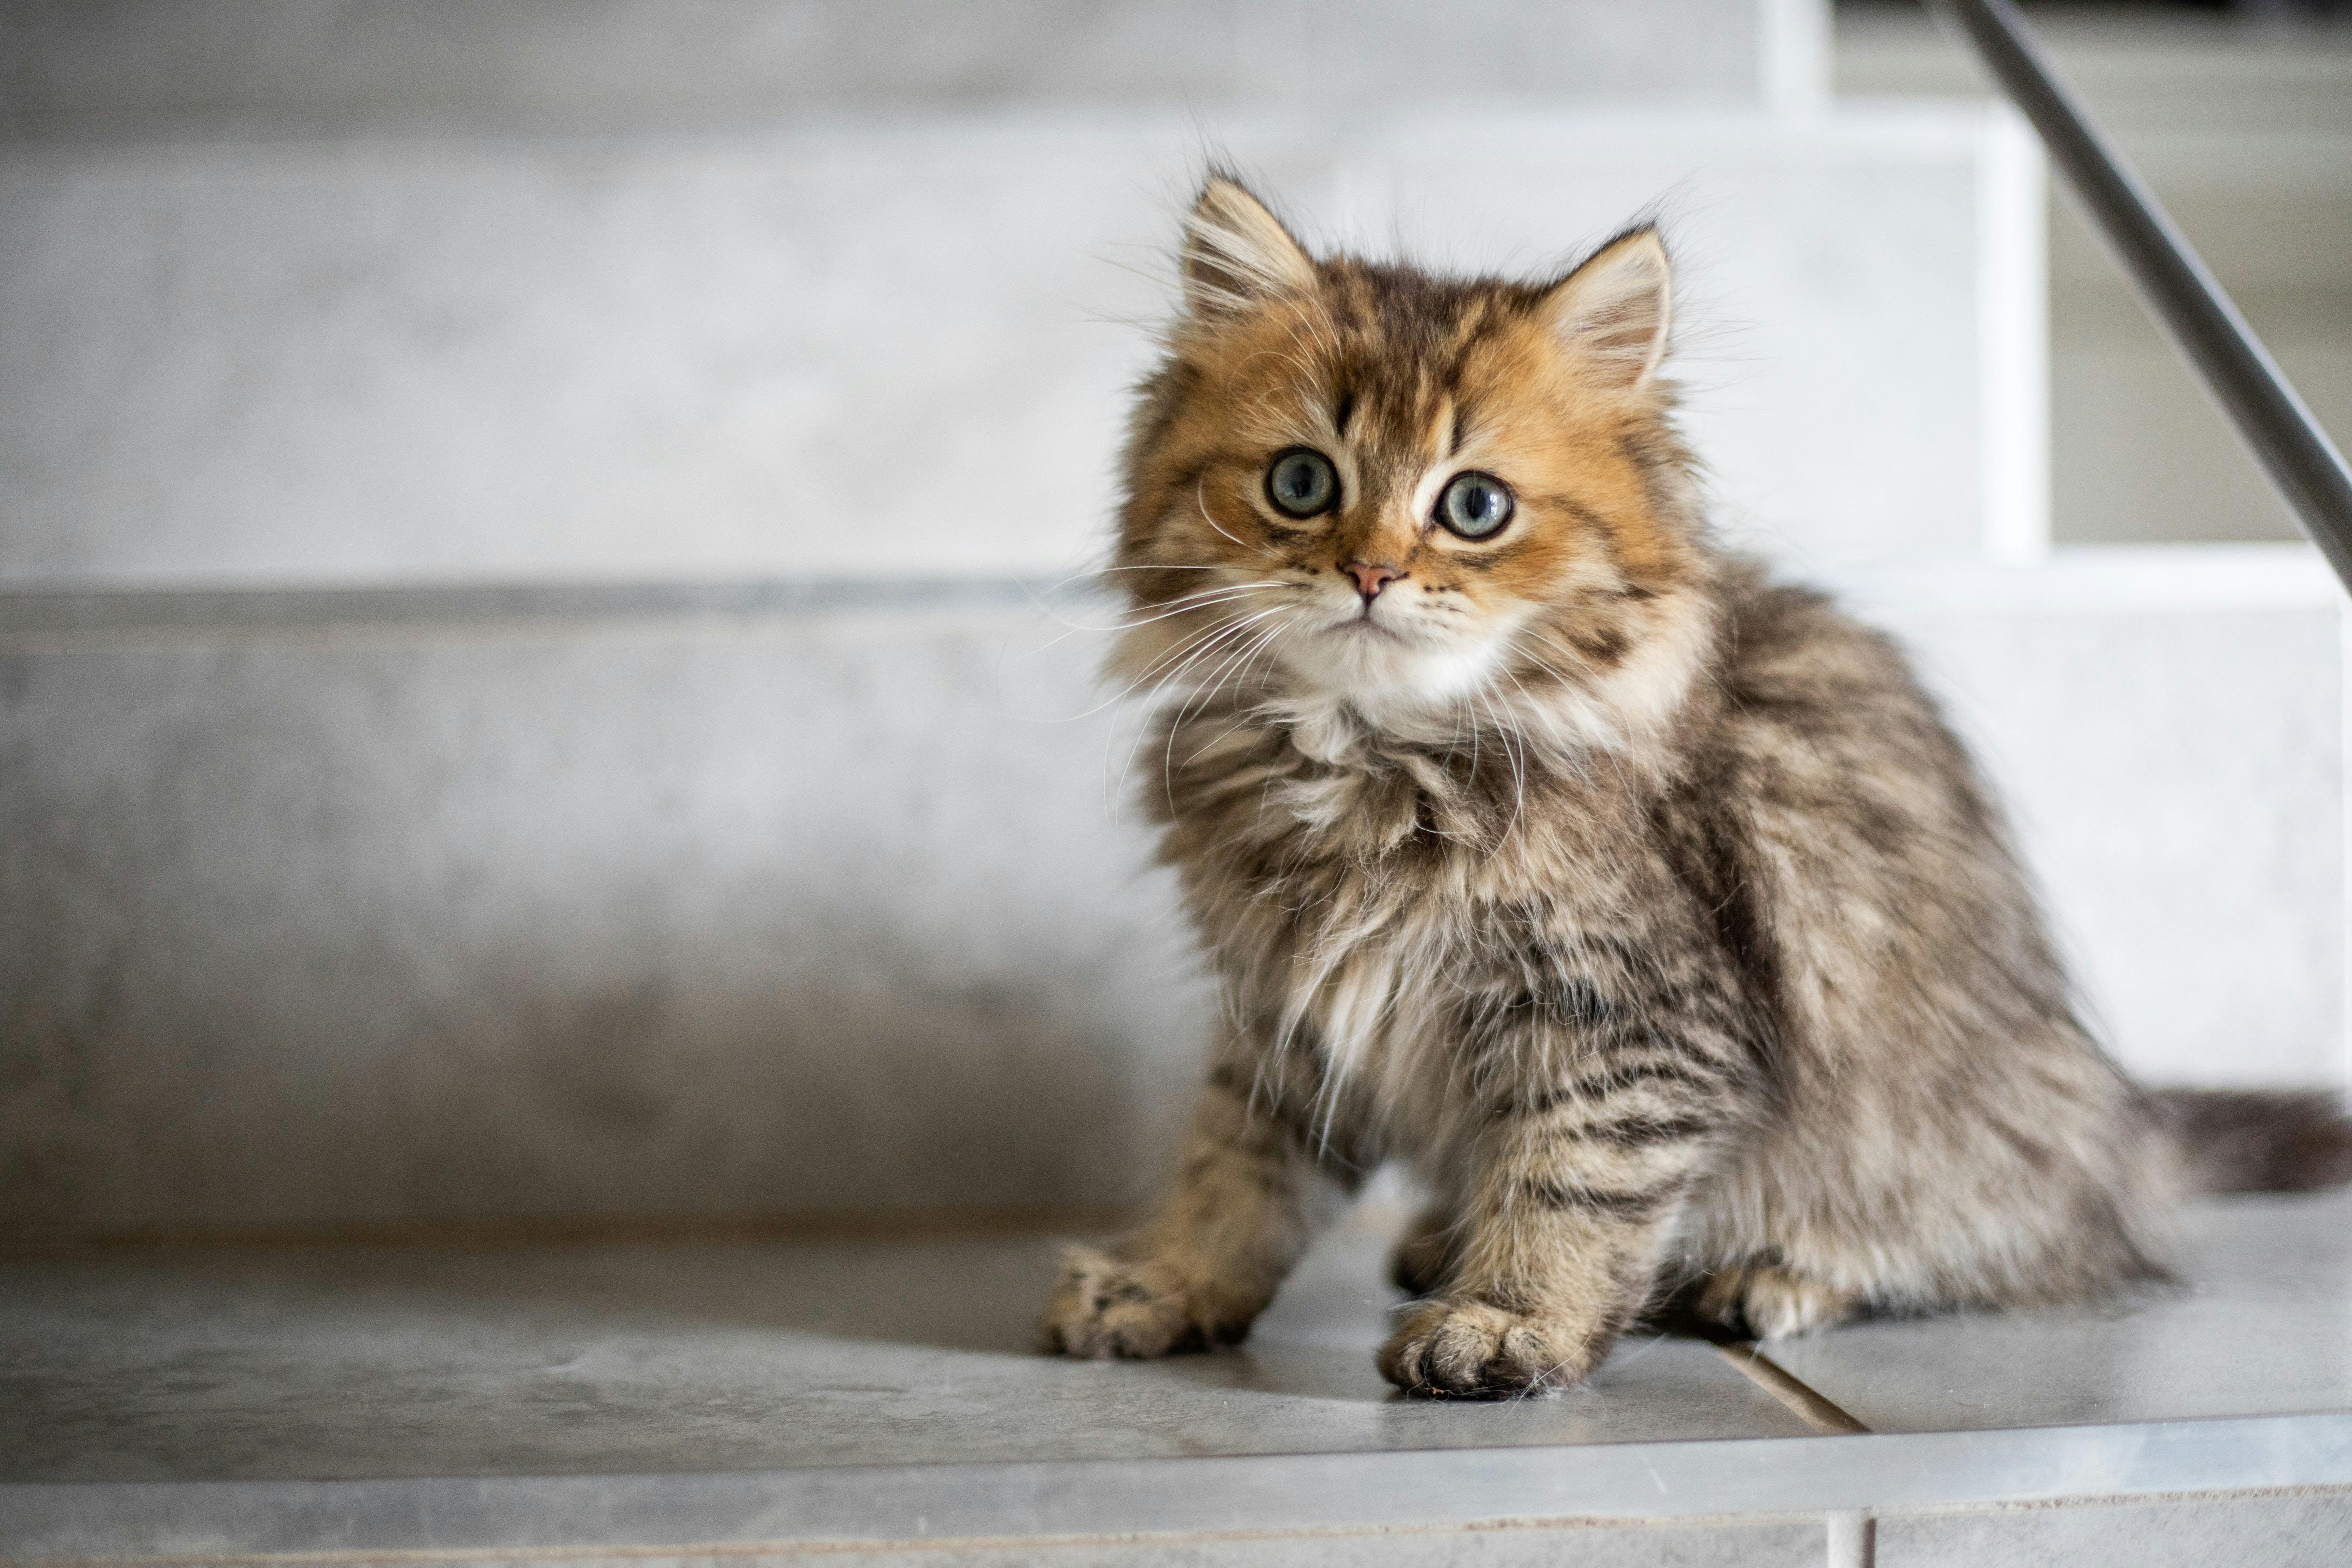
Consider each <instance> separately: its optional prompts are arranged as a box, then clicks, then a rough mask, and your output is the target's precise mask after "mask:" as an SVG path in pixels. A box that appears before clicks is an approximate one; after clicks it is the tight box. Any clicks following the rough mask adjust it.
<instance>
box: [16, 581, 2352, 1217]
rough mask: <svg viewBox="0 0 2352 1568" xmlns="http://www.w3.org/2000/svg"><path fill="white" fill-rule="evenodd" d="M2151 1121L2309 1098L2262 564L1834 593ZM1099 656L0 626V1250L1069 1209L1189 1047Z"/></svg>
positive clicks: (655, 619) (2325, 1032)
mask: <svg viewBox="0 0 2352 1568" xmlns="http://www.w3.org/2000/svg"><path fill="white" fill-rule="evenodd" d="M1841 581H1842V582H1843V585H1844V588H1845V591H1846V592H1847V594H1848V595H1849V596H1850V597H1851V598H1852V599H1853V600H1854V602H1856V603H1857V604H1858V605H1862V606H1864V608H1865V609H1866V610H1867V612H1868V613H1869V614H1870V615H1871V616H1874V618H1876V619H1877V620H1879V621H1880V622H1881V623H1882V624H1884V625H1886V626H1890V627H1892V628H1894V629H1895V631H1897V632H1898V633H1899V634H1900V635H1902V636H1903V637H1906V639H1907V640H1908V641H1909V642H1910V643H1911V644H1912V645H1913V646H1914V647H1916V649H1917V650H1918V652H1919V655H1920V658H1921V661H1922V664H1923V667H1924V668H1926V670H1927V672H1928V674H1929V676H1930V678H1931V679H1932V680H1934V681H1935V682H1936V683H1937V685H1938V687H1939V688H1940V689H1942V690H1944V691H1945V692H1946V693H1947V694H1948V701H1949V704H1950V706H1951V709H1952V710H1953V712H1954V714H1955V716H1956V718H1957V719H1958V721H1959V722H1960V723H1961V725H1962V726H1963V728H1964V729H1965V730H1966V731H1969V732H1970V733H1972V734H1974V735H1976V736H1977V737H1979V740H1980V742H1981V743H1982V748H1983V752H1984V755H1985V759H1986V763H1987V765H1988V768H1989V769H1990V773H1992V775H1993V777H1994V779H1995V780H1996V782H1997V783H1998V784H1999V785H2000V787H2001V788H2002V790H2003V791H2004V792H2005V793H2006V794H2007V795H2009V796H2010V798H2011V800H2012V801H2013V803H2014V804H2015V806H2016V808H2017V815H2018V817H2019V819H2020V822H2021V837H2022V841H2023V844H2024V846H2025V848H2026V851H2027V855H2028V858H2029V860H2030V862H2031V863H2032V866H2033V867H2034V868H2035V869H2036V870H2037V871H2038V872H2039V873H2040V875H2041V876H2042V879H2043V880H2044V882H2045V883H2046V884H2047V885H2048V887H2049V889H2050V890H2051V894H2052V898H2053V903H2054V906H2055V909H2056V912H2057V915H2058V919H2059V923H2060V928H2061V931H2062V934H2063V937H2065V938H2066V939H2067V941H2068V942H2069V945H2070V946H2071V947H2073V949H2074V951H2075V952H2076V953H2077V954H2078V956H2079V958H2080V960H2081V971H2082V973H2083V977H2084V981H2085V984H2086V988H2087V990H2088V992H2089V994H2090V997H2091V1000H2092V1002H2093V1004H2094V1005H2095V1010H2096V1011H2097V1013H2098V1014H2099V1015H2100V1016H2102V1017H2103V1019H2104V1021H2105V1024H2106V1026H2107V1028H2108V1032H2109V1035H2110V1037H2111V1038H2112V1040H2113V1042H2114V1044H2115V1047H2116V1049H2117V1051H2118V1053H2119V1054H2120V1056H2121V1057H2122V1058H2123V1060H2124V1061H2125V1062H2126V1065H2127V1066H2129V1067H2130V1068H2132V1069H2133V1070H2135V1071H2136V1072H2137V1073H2139V1074H2140V1075H2141V1076H2143V1077H2144V1078H2147V1079H2154V1080H2158V1081H2183V1080H2187V1081H2196V1082H2206V1083H2225V1082H2239V1083H2273V1084H2323V1085H2330V1086H2341V1085H2342V1084H2343V1083H2344V1081H2345V1079H2344V1074H2345V1067H2346V1051H2345V1009H2344V965H2343V951H2344V943H2345V940H2346V933H2345V926H2344V855H2343V842H2342V823H2343V820H2344V812H2345V799H2346V796H2345V789H2344V773H2343V743H2344V741H2343V737H2344V729H2343V721H2342V710H2343V702H2344V687H2343V680H2342V668H2343V652H2342V640H2341V639H2342V621H2341V613H2340V610H2339V608H2338V606H2337V605H2336V598H2337V591H2336V589H2335V587H2334V585H2333V583H2332V580H2331V579H2330V578H2329V577H2328V575H2327V574H2326V568H2325V566H2324V565H2322V564H2321V563H2319V562H2318V561H2317V559H2316V558H2315V556H2314V555H2312V554H2311V552H2308V551H2305V550H2300V549H2298V548H2295V547H2269V548H2263V547H2252V548H2241V549H2237V550H2228V549H2196V548H2184V549H2179V550H2175V551H2170V552H2123V553H2121V555H2120V556H2119V557H2111V556H2108V555H2105V554H2101V553H2099V552H2085V554H2084V556H2082V557H2079V558H2069V559H2067V560H2064V561H2062V562H2061V563H2059V564H2057V565H2053V566H2052V567H2049V568H2044V569H2037V570H2030V571H1998V570H1994V569H1991V568H1983V567H1978V568H1969V567H1966V566H1964V565H1959V564H1954V563H1939V564H1937V565H1935V566H1933V567H1915V568H1896V567H1881V568H1877V569H1874V570H1862V569H1850V570H1848V571H1846V572H1845V573H1844V574H1843V577H1842V578H1841ZM1105 614H1106V612H1104V611H1102V610H1101V608H1100V607H1099V606H1098V605H1091V604H1089V603H1088V602H1087V601H1084V600H1055V599H1052V598H1050V597H1045V598H1041V599H1033V598H1032V597H1031V595H1030V594H1029V593H1028V592H1025V591H1024V590H1023V589H1022V588H1021V587H1020V585H1018V584H961V585H956V584H933V585H929V586H921V585H917V586H915V587H911V588H907V587H898V586H893V585H887V584H869V585H866V586H865V587H862V588H850V587H838V586H837V587H835V588H832V589H820V588H817V587H810V586H803V587H798V588H790V587H783V586H775V587H769V588H760V587H756V586H749V585H739V586H734V587H716V588H712V589H709V590H704V591H700V592H695V591H688V590H686V589H682V588H677V587H666V588H659V589H654V590H648V591H646V593H645V594H643V595H634V596H633V595H630V594H627V593H625V592H622V591H619V590H615V589H611V588H575V589H553V588H542V589H538V590H530V591H520V590H517V591H497V590H476V591H459V592H452V591H418V592H416V593H414V594H410V595H394V594H390V593H383V592H378V593H373V594H369V595H359V596H358V597H357V598H353V597H352V596H348V595H262V596H258V597H257V598H253V599H247V597H245V596H243V595H212V596H205V595H189V596H182V595H161V596H141V595H112V596H95V597H85V598H65V599H58V598H51V597H46V596H39V595H34V596H18V597H16V598H0V762H5V769H6V776H7V777H8V779H9V781H10V782H9V787H8V788H7V789H6V790H5V791H0V843H5V844H6V845H7V846H8V847H9V851H8V854H7V855H6V856H5V857H0V996H5V997H6V998H8V1007H9V1012H8V1018H9V1024H8V1028H9V1031H10V1038H11V1040H12V1042H13V1056H12V1059H13V1061H14V1063H15V1064H16V1065H15V1067H14V1068H13V1070H12V1073H11V1075H10V1077H9V1078H8V1079H7V1082H6V1086H5V1097H0V1126H5V1128H6V1130H7V1131H6V1148H7V1152H8V1158H7V1159H6V1160H5V1162H0V1212H5V1214H6V1215H8V1216H9V1218H10V1220H11V1222H12V1223H14V1224H16V1225H20V1226H53V1227H54V1226H65V1227H88V1226H101V1227H103V1226H174V1225H193V1226H204V1225H236V1224H260V1223H271V1222H294V1221H306V1220H319V1219H336V1218H365V1217H377V1218H400V1217H418V1216H422V1217H439V1216H452V1215H533V1214H539V1215H565V1214H579V1213H604V1214H638V1215H647V1214H651V1215H659V1214H673V1213H681V1212H709V1211H766V1210H788V1209H826V1208H838V1207H866V1206H872V1205H897V1206H903V1207H926V1206H940V1205H1070V1204H1078V1205H1090V1204H1103V1203H1116V1202H1118V1201H1121V1200H1123V1199H1124V1198H1125V1197H1126V1196H1127V1195H1128V1194H1130V1193H1131V1192H1132V1191H1133V1190H1134V1187H1133V1184H1134V1182H1135V1181H1136V1180H1137V1179H1138V1178H1139V1174H1140V1173H1141V1172H1142V1171H1143V1170H1144V1169H1145V1168H1146V1167H1147V1166H1148V1164H1149V1163H1150V1150H1151V1149H1152V1148H1153V1147H1154V1146H1155V1145H1156V1144H1157V1142H1159V1140H1160V1138H1161V1137H1162V1136H1163V1135H1164V1134H1165V1131H1166V1129H1167V1127H1168V1126H1169V1124H1170V1122H1171V1119H1172V1118H1173V1117H1175V1116H1176V1115H1178V1114H1180V1113H1181V1105H1182V1100H1183V1096H1184V1094H1185V1093H1186V1091H1187V1089H1188V1086H1189V1085H1190V1083H1191V1082H1192V1079H1193V1078H1194V1076H1195V1075H1196V1073H1197V1071H1198V1064H1199V1062H1200V1059H1201V1052H1202V1048H1203V1041H1204V1040H1205V1039H1206V1038H1207V1037H1208V1031H1209V1029H1210V1010H1209V1003H1208V997H1207V993H1206V988H1205V985H1204V983H1203V981H1202V976H1201V973H1200V967H1199V964H1198V962H1197V959H1196V957H1195V956H1194V953H1193V950H1192V945H1191V941H1190V938H1189V936H1188V935H1187V933H1186V931H1185V929H1184V926H1183V922H1182V921H1181V919H1180V918H1179V917H1178V915H1177V912H1176V910H1175V908H1174V901H1173V896H1172V890H1171V886H1170V884H1169V882H1168V880H1167V879H1166V876H1165V873H1163V872H1158V871H1153V870H1151V869H1150V868H1149V854H1150V844H1149V839H1148V836H1147V834H1146V833H1145V831H1144V829H1143V827H1142V826H1140V825H1139V823H1138V822H1137V821H1136V820H1135V819H1134V813H1133V812H1132V811H1131V810H1130V809H1125V803H1126V802H1127V801H1128V800H1129V798H1130V789H1131V786H1132V782H1133V776H1134V773H1135V772H1136V771H1137V770H1140V769H1146V768H1149V767H1150V766H1151V765H1153V763H1152V759H1151V758H1150V756H1149V755H1148V754H1147V755H1140V756H1134V759H1133V761H1132V762H1130V761H1129V758H1130V756H1133V753H1134V743H1133V742H1134V735H1133V731H1132V729H1131V728H1129V727H1128V726H1129V722H1130V721H1131V720H1132V717H1133V716H1132V714H1131V713H1130V714H1121V713H1120V712H1118V710H1117V705H1116V704H1115V703H1113V702H1110V701H1109V700H1107V697H1106V694H1104V693H1102V692H1101V691H1099V690H1098V689H1097V688H1096V686H1095V684H1094V679H1093V668H1094V663H1095V660H1096V658H1097V656H1098V652H1099V647H1100V638H1099V637H1098V636H1097V635H1095V634H1093V633H1090V632H1088V631H1087V630H1084V629H1080V628H1084V627H1087V626H1102V625H1103V624H1105V622H1104V618H1103V617H1104V616H1105Z"/></svg>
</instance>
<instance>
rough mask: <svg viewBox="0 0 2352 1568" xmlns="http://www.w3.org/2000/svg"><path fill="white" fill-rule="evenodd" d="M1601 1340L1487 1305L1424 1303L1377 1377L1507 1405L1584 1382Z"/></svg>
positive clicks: (1408, 1317)
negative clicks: (1522, 1396) (1518, 1397)
mask: <svg viewBox="0 0 2352 1568" xmlns="http://www.w3.org/2000/svg"><path fill="white" fill-rule="evenodd" d="M1607 1348H1608V1345H1607V1342H1606V1340H1605V1338H1602V1337H1601V1336H1596V1335H1594V1334H1592V1333H1591V1332H1589V1331H1579V1330H1577V1329H1576V1328H1574V1327H1573V1326H1572V1325H1570V1324H1568V1323H1565V1322H1562V1321H1559V1320H1556V1319H1549V1318H1544V1317H1539V1316H1537V1315H1535V1314H1532V1313H1527V1312H1513V1311H1510V1310H1506V1309H1504V1308H1501V1307H1496V1306H1490V1305H1488V1304H1487V1303H1486V1302H1484V1301H1445V1300H1437V1301H1424V1302H1422V1303H1421V1304H1420V1305H1418V1306H1415V1307H1412V1308H1409V1309H1407V1310H1406V1312H1405V1314H1404V1318H1403V1321H1402V1323H1401V1324H1400V1325H1399V1326H1398V1328H1397V1331H1396V1332H1395V1333H1394V1334H1393V1335H1391V1337H1390V1339H1389V1342H1388V1343H1387V1344H1385V1345H1383V1346H1381V1353H1380V1368H1381V1376H1383V1377H1385V1378H1387V1379H1388V1380H1389V1381H1390V1382H1391V1383H1392V1384H1396V1385H1397V1386H1398V1387H1399V1388H1401V1389H1402V1390H1404V1392H1405V1393H1407V1394H1423V1395H1426V1396H1430V1397H1433V1398H1441V1399H1443V1398H1453V1399H1508V1398H1511V1397H1513V1396H1515V1395H1517V1394H1534V1393H1539V1392H1542V1391H1544V1390H1547V1389H1556V1388H1567V1387H1570V1386H1571V1385H1573V1384H1579V1383H1581V1382H1583V1381H1584V1378H1585V1375H1586V1373H1590V1372H1591V1370H1592V1368H1593V1367H1594V1366H1595V1365H1596V1364H1598V1363H1599V1362H1600V1360H1601V1352H1604V1351H1605V1350H1606V1349H1607Z"/></svg>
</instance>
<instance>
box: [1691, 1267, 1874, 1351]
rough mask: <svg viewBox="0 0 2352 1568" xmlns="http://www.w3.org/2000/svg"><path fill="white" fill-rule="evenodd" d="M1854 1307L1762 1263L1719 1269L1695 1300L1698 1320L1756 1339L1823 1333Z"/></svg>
mask: <svg viewBox="0 0 2352 1568" xmlns="http://www.w3.org/2000/svg"><path fill="white" fill-rule="evenodd" d="M1853 1307H1854V1301H1853V1297H1852V1296H1850V1295H1848V1294H1847V1293H1846V1292H1844V1291H1843V1290H1838V1289H1832V1288H1831V1287H1830V1286H1827V1285H1824V1284H1822V1282H1821V1281H1820V1280H1818V1279H1807V1278H1806V1277H1805V1276H1803V1275H1801V1274H1792V1273H1790V1271H1789V1270H1787V1269H1785V1268H1772V1267H1770V1266H1769V1265H1764V1264H1759V1265H1757V1266H1755V1267H1752V1268H1724V1269H1718V1270H1717V1272H1716V1274H1715V1277H1714V1278H1713V1279H1709V1280H1708V1281H1707V1282H1706V1289H1704V1290H1702V1291H1700V1292H1699V1298H1698V1311H1699V1316H1701V1317H1703V1318H1706V1319H1707V1320H1708V1321H1712V1322H1717V1323H1721V1324H1722V1325H1724V1327H1726V1328H1727V1329H1732V1330H1734V1331H1739V1332H1744V1333H1747V1334H1749V1335H1752V1336H1753V1337H1755V1338H1757V1339H1759V1340H1780V1339H1787V1338H1789V1337H1790V1336H1791V1335H1794V1334H1810V1333H1811V1332H1812V1331H1814V1330H1815V1329H1826V1328H1828V1327H1829V1326H1830V1325H1831V1324H1832V1323H1835V1322H1837V1321H1839V1320H1841V1319H1843V1318H1845V1317H1848V1316H1850V1315H1851V1314H1852V1313H1853Z"/></svg>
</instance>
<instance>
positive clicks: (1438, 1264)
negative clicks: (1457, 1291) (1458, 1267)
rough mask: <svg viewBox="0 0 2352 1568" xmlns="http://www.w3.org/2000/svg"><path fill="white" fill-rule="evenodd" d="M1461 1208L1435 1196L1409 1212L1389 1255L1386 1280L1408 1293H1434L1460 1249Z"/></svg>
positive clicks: (1444, 1279)
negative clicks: (1409, 1219) (1408, 1221)
mask: <svg viewBox="0 0 2352 1568" xmlns="http://www.w3.org/2000/svg"><path fill="white" fill-rule="evenodd" d="M1461 1238H1462V1208H1461V1205H1459V1204H1458V1203H1455V1202H1454V1201H1453V1200H1451V1199H1448V1198H1439V1199H1436V1200H1434V1201H1433V1202H1432V1203H1430V1204H1429V1205H1428V1206H1427V1207H1425V1208H1423V1210H1422V1211H1421V1212H1420V1213H1419V1214H1417V1215H1413V1217H1412V1224H1411V1225H1408V1226H1405V1230H1404V1234H1403V1235H1402V1236H1401V1237H1398V1238H1397V1244H1396V1250H1395V1251H1393V1252H1391V1254H1390V1255H1389V1279H1391V1281H1392V1282H1393V1283H1394V1284H1395V1286H1396V1288H1397V1289H1400V1290H1402V1291H1403V1292H1405V1294H1407V1295H1409V1296H1434V1295H1436V1294H1437V1292H1438V1291H1439V1290H1440V1289H1442V1288H1444V1284H1445V1281H1446V1280H1447V1279H1450V1278H1452V1276H1453V1273H1454V1258H1455V1255H1456V1254H1458V1253H1459V1252H1460V1251H1461Z"/></svg>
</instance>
